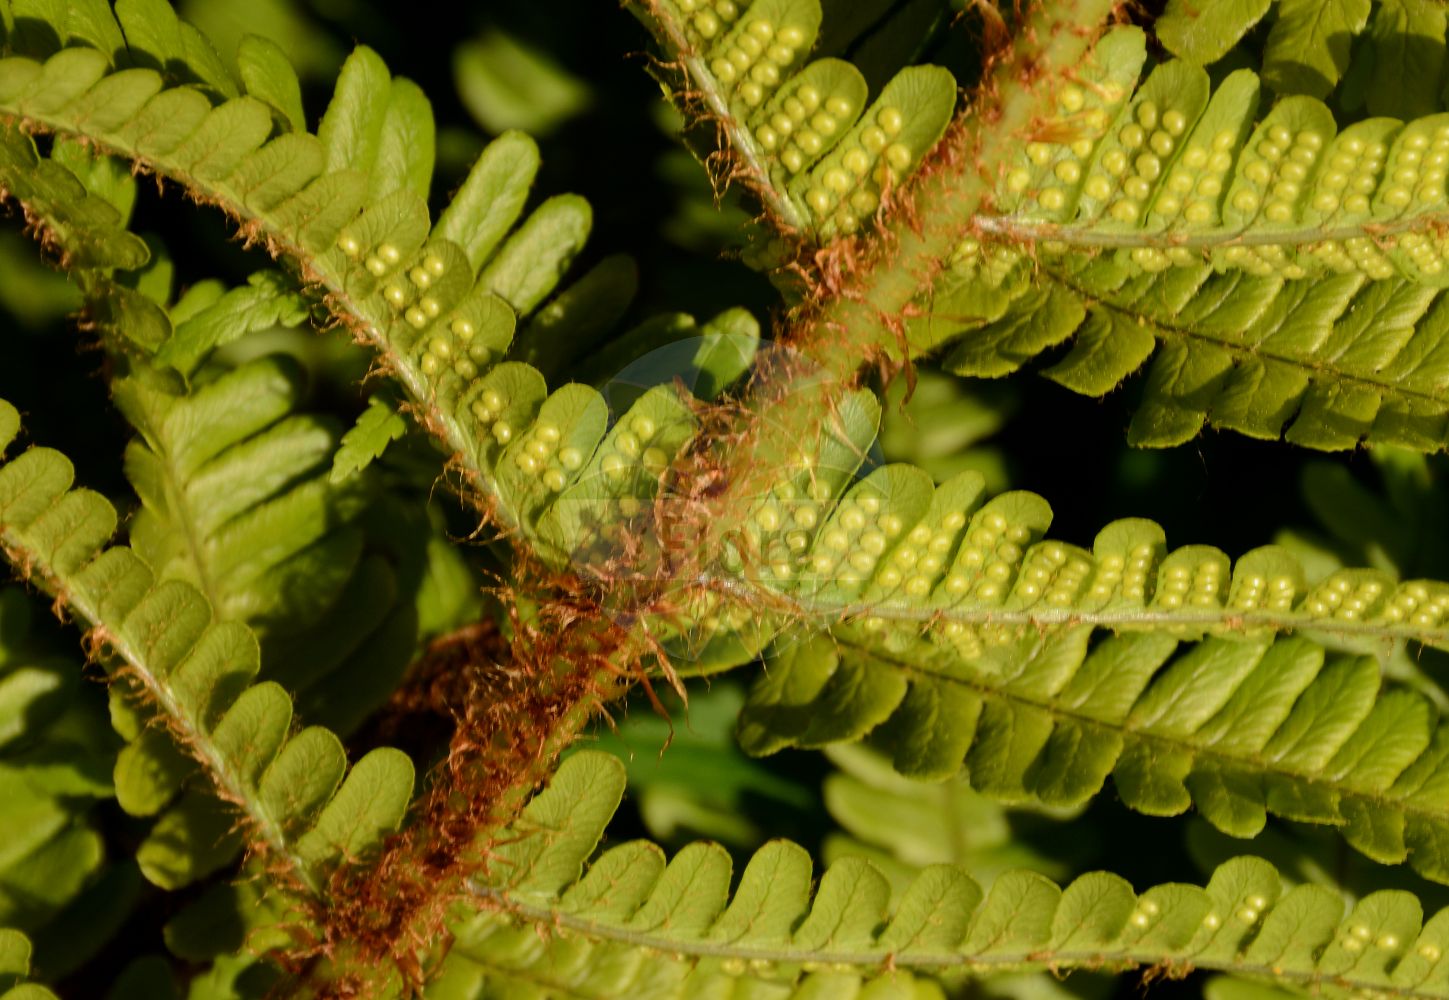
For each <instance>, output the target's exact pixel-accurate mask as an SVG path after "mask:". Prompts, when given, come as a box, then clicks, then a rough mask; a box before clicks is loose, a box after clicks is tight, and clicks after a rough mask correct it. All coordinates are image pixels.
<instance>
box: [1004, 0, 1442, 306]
mask: <svg viewBox="0 0 1449 1000" xmlns="http://www.w3.org/2000/svg"><path fill="white" fill-rule="evenodd" d="M1316 3H1317V0H1310V3H1309V5H1310V6H1312V5H1314V4H1316ZM1366 8H1367V4H1365V9H1366ZM1280 23H1281V22H1280ZM1143 58H1144V51H1143V40H1142V36H1141V34H1140V32H1138V31H1137V30H1136V29H1132V28H1123V29H1118V30H1117V31H1115V32H1113V33H1110V34H1109V35H1107V36H1106V37H1105V38H1103V40H1102V41H1101V42H1100V43H1099V44H1098V46H1097V48H1096V50H1095V53H1094V55H1093V58H1092V61H1091V62H1090V63H1089V64H1088V65H1087V66H1085V67H1084V68H1083V70H1082V73H1081V84H1080V85H1079V86H1071V87H1067V88H1065V89H1063V91H1062V92H1061V93H1060V94H1059V95H1058V97H1057V113H1058V118H1057V120H1056V121H1054V122H1053V123H1052V126H1053V127H1052V128H1050V129H1044V130H1043V131H1044V133H1045V137H1044V138H1043V139H1042V140H1040V141H1038V142H1036V143H1034V144H1029V145H1028V146H1027V148H1026V150H1025V152H1024V155H1023V156H1021V157H1020V158H1019V159H1018V161H1017V163H1016V164H1015V165H1014V166H1013V167H1012V168H1011V170H1010V172H1009V173H1008V175H1007V178H1006V184H1005V190H1004V191H1003V192H1002V194H1001V199H1000V207H1001V208H1002V209H1004V211H1003V212H1002V214H999V215H986V216H981V217H979V218H978V220H977V225H978V229H979V230H980V231H981V232H983V233H986V234H991V235H995V236H1001V237H1005V238H1007V239H1011V240H1028V241H1033V242H1035V241H1038V240H1040V241H1042V242H1043V245H1044V249H1047V250H1048V251H1049V252H1050V253H1060V252H1062V251H1063V249H1064V248H1074V247H1075V248H1108V249H1109V250H1110V248H1119V249H1117V250H1115V251H1114V252H1113V253H1112V255H1113V256H1115V258H1116V259H1117V260H1118V262H1119V263H1120V264H1122V266H1124V267H1127V268H1130V269H1132V270H1146V271H1159V270H1164V269H1166V268H1169V267H1172V266H1183V265H1191V264H1195V263H1199V262H1201V261H1202V260H1203V256H1204V255H1203V251H1204V249H1205V248H1212V249H1211V253H1210V258H1211V261H1212V263H1213V264H1214V265H1215V266H1216V267H1218V268H1220V269H1224V268H1227V269H1243V270H1246V271H1248V272H1249V273H1251V274H1256V275H1262V276H1269V275H1277V276H1281V277H1284V278H1289V279H1294V278H1301V277H1303V276H1305V275H1310V274H1322V273H1324V272H1330V273H1341V274H1342V273H1362V274H1365V275H1367V276H1369V277H1370V278H1374V279H1378V280H1382V279H1385V278H1389V277H1392V276H1394V275H1396V274H1398V275H1402V276H1403V277H1405V278H1406V279H1409V280H1412V281H1418V282H1423V283H1425V284H1428V285H1431V286H1434V287H1440V288H1442V287H1445V286H1446V284H1449V273H1446V271H1445V268H1444V262H1443V260H1442V259H1441V256H1442V253H1443V249H1444V245H1443V243H1442V237H1441V235H1440V233H1439V229H1440V228H1441V223H1442V219H1443V216H1444V212H1445V203H1446V200H1449V191H1446V180H1445V177H1446V174H1445V170H1444V165H1443V164H1442V163H1441V162H1440V160H1441V159H1442V158H1443V154H1444V152H1445V150H1446V149H1449V126H1446V124H1445V122H1444V121H1442V120H1441V119H1440V117H1439V116H1434V115H1431V116H1428V117H1425V118H1419V119H1415V120H1413V121H1409V122H1399V121H1396V120H1392V119H1385V118H1374V119H1368V120H1365V121H1362V122H1358V123H1356V124H1353V125H1350V126H1348V127H1347V128H1345V129H1343V130H1342V131H1341V132H1339V131H1338V129H1337V126H1336V124H1335V121H1334V117H1333V114H1332V113H1331V112H1330V111H1329V109H1328V108H1327V107H1326V106H1324V105H1323V104H1322V103H1321V102H1320V101H1317V100H1314V99H1313V98H1309V97H1292V98H1289V99H1285V100H1283V101H1280V102H1279V103H1277V104H1276V105H1274V106H1273V107H1272V108H1271V109H1270V110H1269V111H1268V113H1267V114H1266V115H1265V116H1264V117H1263V118H1262V119H1261V120H1256V113H1257V108H1258V103H1259V84H1258V80H1257V78H1256V77H1255V76H1254V74H1253V73H1252V72H1251V71H1249V70H1239V71H1237V72H1234V73H1232V74H1229V75H1228V76H1227V77H1226V78H1225V79H1224V80H1223V81H1222V83H1221V84H1219V86H1218V88H1217V90H1216V91H1215V92H1213V93H1211V94H1210V93H1209V85H1208V77H1207V74H1206V72H1205V71H1204V70H1202V69H1200V68H1198V67H1196V66H1194V65H1192V64H1190V63H1187V62H1185V61H1172V62H1167V63H1164V64H1161V65H1159V66H1158V67H1156V68H1155V69H1154V70H1153V71H1152V72H1151V73H1150V74H1149V75H1148V77H1147V79H1146V80H1145V81H1144V82H1142V84H1141V86H1140V87H1137V88H1136V92H1135V94H1134V93H1133V92H1132V91H1133V84H1134V83H1135V81H1136V76H1137V73H1138V71H1139V69H1140V67H1141V65H1142V62H1143Z"/></svg>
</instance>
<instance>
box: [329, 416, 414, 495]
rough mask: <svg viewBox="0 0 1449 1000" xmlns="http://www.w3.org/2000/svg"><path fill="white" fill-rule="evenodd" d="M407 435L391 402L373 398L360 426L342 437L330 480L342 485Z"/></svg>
mask: <svg viewBox="0 0 1449 1000" xmlns="http://www.w3.org/2000/svg"><path fill="white" fill-rule="evenodd" d="M406 432H407V424H405V423H403V419H402V416H401V415H399V414H398V412H397V411H396V410H394V409H393V408H392V406H390V405H389V404H388V403H386V402H384V401H382V400H381V399H379V398H378V397H377V396H373V397H372V399H371V400H370V401H369V402H368V404H367V409H366V410H363V411H362V415H361V416H360V417H358V418H357V423H356V424H355V425H354V426H353V428H352V429H351V430H350V431H348V432H347V433H346V434H344V435H342V443H341V447H339V448H338V449H337V452H336V454H334V455H333V456H332V472H331V473H330V474H329V475H328V477H327V478H328V481H329V482H332V483H340V482H344V481H345V480H347V479H349V478H351V477H352V476H354V475H356V474H357V473H359V472H361V471H362V470H363V469H365V468H367V467H368V466H369V465H371V464H372V463H373V462H374V461H376V460H377V459H378V458H380V457H382V453H383V452H384V451H385V450H386V449H387V446H388V444H389V443H391V442H393V441H396V440H397V439H398V438H400V437H402V436H403V434H405V433H406Z"/></svg>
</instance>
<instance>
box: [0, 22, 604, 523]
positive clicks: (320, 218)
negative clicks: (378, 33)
mask: <svg viewBox="0 0 1449 1000" xmlns="http://www.w3.org/2000/svg"><path fill="white" fill-rule="evenodd" d="M127 10H128V11H130V13H129V15H128V16H129V19H130V20H129V22H128V23H129V25H130V27H129V28H128V30H133V31H135V32H138V33H139V35H140V37H142V39H143V42H141V43H138V45H139V46H140V51H141V52H142V53H143V56H144V54H145V53H151V52H152V50H153V49H154V50H155V53H153V54H155V58H154V60H152V61H154V62H156V63H157V64H159V65H164V66H172V65H179V66H184V67H188V71H189V72H194V73H196V74H198V75H205V74H204V73H203V71H204V70H205V67H204V66H202V65H199V64H193V63H188V62H187V61H186V60H187V59H188V58H190V57H191V56H194V54H195V53H194V52H191V51H190V50H189V49H188V50H186V51H182V50H180V49H176V48H175V46H174V45H173V46H171V47H170V48H169V49H166V46H165V44H163V43H164V40H165V39H166V38H170V37H172V36H171V35H170V32H169V29H167V30H158V29H157V26H156V25H155V24H153V23H151V20H152V13H154V12H152V13H144V12H142V11H141V10H140V9H131V8H127ZM166 13H167V14H168V15H169V14H170V11H169V9H167V10H166ZM172 16H173V17H174V15H172ZM122 20H123V21H126V20H127V19H126V18H123V19H122ZM162 20H164V18H163V19H162ZM177 23H180V22H177ZM123 26H124V25H123ZM192 30H193V31H194V29H192ZM186 37H190V36H189V35H187V36H186ZM198 37H199V36H198ZM136 47H137V46H136V45H133V48H136ZM163 49H165V51H167V52H168V53H169V54H168V55H166V56H165V57H164V58H162V56H161V55H160V54H159V53H160V52H161V51H162V50H163ZM168 60H170V61H168ZM146 61H147V60H146V59H145V58H142V62H143V63H144V62H146ZM203 61H204V60H203ZM46 67H49V69H47V68H46ZM112 70H113V67H112V66H111V65H110V63H109V61H108V59H107V58H106V57H105V56H104V55H103V54H101V53H99V52H96V51H95V50H93V49H90V48H62V49H60V50H59V51H58V52H55V54H53V55H50V56H49V57H48V59H47V61H46V62H44V63H41V62H37V61H35V60H33V59H29V58H26V57H23V56H13V55H12V56H10V57H8V58H5V59H0V116H3V117H4V118H5V119H6V120H7V121H9V122H10V123H11V124H12V126H13V125H18V124H23V125H24V126H26V127H27V128H34V129H38V130H43V131H55V132H60V133H64V134H68V135H76V136H80V137H83V138H84V139H85V140H86V141H88V142H90V143H92V144H94V145H96V146H99V147H101V148H103V149H105V150H107V151H110V152H114V153H117V154H119V155H121V156H123V157H124V158H126V159H128V160H130V161H133V162H135V163H137V164H138V165H140V166H142V167H144V168H146V169H150V170H153V171H155V172H157V173H160V174H162V175H164V176H167V177H170V178H172V179H175V180H177V181H179V182H180V183H182V184H183V185H184V186H185V187H186V188H187V189H189V190H190V191H191V192H192V193H193V194H194V195H196V196H197V197H198V198H200V199H202V200H205V201H209V202H213V203H216V204H218V205H219V206H220V207H222V208H223V210H225V211H226V212H228V213H229V214H230V215H231V216H232V217H233V218H235V219H237V220H239V221H240V222H241V223H242V226H243V229H244V232H245V233H246V234H247V235H248V236H249V237H250V238H253V239H258V240H261V241H263V242H264V243H265V244H266V245H267V247H268V248H269V249H270V250H271V251H272V252H273V253H275V254H278V255H280V256H282V257H284V258H285V259H287V260H288V261H289V262H291V263H292V264H293V265H294V266H295V267H297V268H298V269H299V270H300V271H301V272H302V273H303V276H304V278H305V279H307V280H309V281H313V282H316V283H318V284H320V285H321V286H322V288H323V290H324V291H325V292H326V294H327V296H328V301H329V303H330V304H331V306H332V308H333V310H334V311H335V312H336V313H337V314H338V315H339V316H340V317H341V318H343V319H344V320H345V321H346V322H347V323H348V324H349V325H351V326H353V327H354V328H355V331H356V333H357V334H358V335H359V336H361V337H362V338H364V339H366V340H368V341H369V342H371V343H372V344H373V345H374V346H376V347H378V348H379V349H380V350H382V351H383V353H384V355H385V357H386V359H387V363H388V364H389V366H390V367H391V368H392V370H393V372H394V373H395V374H396V375H397V377H398V378H399V380H400V381H401V383H402V384H403V386H404V388H405V389H406V390H407V391H408V393H409V395H410V396H411V399H412V402H413V403H414V405H415V406H417V407H418V408H419V410H420V412H421V414H422V416H423V418H424V423H425V424H426V425H427V426H428V427H429V428H430V429H431V430H433V431H434V432H435V433H436V434H438V436H439V437H441V438H442V440H443V441H444V442H445V444H447V446H448V447H449V448H450V449H451V450H453V451H454V452H455V453H456V454H458V455H459V456H460V457H462V459H463V460H464V465H465V467H466V468H469V469H471V470H472V471H473V473H474V476H473V478H474V479H475V480H477V485H478V487H479V488H480V489H481V490H482V491H483V492H484V494H485V495H486V496H491V497H492V499H493V501H494V503H495V506H496V507H497V513H498V515H499V517H500V518H501V519H502V520H503V522H504V523H505V524H513V523H514V522H515V521H516V517H515V516H514V513H513V511H512V510H511V508H509V507H508V505H507V504H500V503H499V502H498V501H499V499H500V498H498V497H497V496H493V494H492V489H491V483H492V471H493V470H492V469H491V467H489V468H488V469H487V470H486V471H485V470H483V469H482V468H481V467H479V466H477V465H476V458H477V454H476V452H477V441H478V439H479V437H480V434H479V431H480V430H484V431H486V430H487V427H488V426H489V424H488V423H485V425H484V426H483V427H482V428H479V427H478V426H477V421H476V419H475V418H473V417H471V416H470V415H469V414H470V410H469V403H471V398H470V399H469V400H467V401H464V402H460V397H463V396H465V395H469V394H470V393H471V395H480V394H483V393H486V392H487V391H488V390H489V389H494V390H495V392H496V387H495V386H493V385H489V386H479V385H478V376H479V371H480V369H482V370H484V371H487V370H488V369H490V368H491V367H495V366H496V362H498V361H499V359H500V358H501V357H502V355H503V354H504V353H505V351H506V350H507V347H508V344H509V341H510V340H511V338H512V333H513V326H514V308H517V309H518V310H520V311H521V312H523V313H525V314H526V313H528V312H531V311H532V310H533V309H534V308H535V307H536V306H537V305H538V304H539V303H540V302H541V301H542V299H543V298H544V297H545V296H546V295H547V294H548V292H549V291H550V290H552V288H553V287H554V285H555V284H556V283H557V281H558V279H559V277H560V276H561V274H562V272H563V270H564V269H565V268H566V267H567V265H568V263H569V261H570V260H571V259H572V257H573V256H574V254H575V253H577V251H578V249H579V248H580V246H581V245H582V242H583V239H584V238H585V237H586V235H587V232H588V229H589V225H590V218H589V211H588V207H587V205H586V204H584V203H583V202H582V201H581V200H579V199H577V198H574V197H572V196H565V197H560V198H555V199H552V200H550V201H549V202H546V203H545V204H544V205H543V206H541V207H540V209H539V210H538V212H537V213H535V214H534V215H533V216H532V217H531V218H530V220H529V221H528V222H527V223H526V224H525V225H524V226H523V227H522V228H520V229H519V230H518V232H517V233H515V234H514V235H513V236H512V237H511V238H508V239H506V240H505V239H504V237H505V236H507V234H508V231H509V230H510V229H511V228H512V227H513V225H514V223H515V222H517V221H518V219H519V216H520V214H521V212H522V208H523V200H524V198H525V197H526V195H527V192H528V190H529V188H530V186H531V183H532V179H533V174H534V171H535V170H536V167H537V154H536V150H533V147H532V142H531V140H527V139H526V138H523V137H521V136H516V135H512V136H505V137H504V138H503V139H501V140H499V141H498V142H497V143H495V144H494V146H493V147H491V148H490V151H489V152H488V153H485V155H484V156H483V157H482V158H480V160H479V161H478V163H477V164H475V167H474V170H473V172H472V174H471V175H470V179H469V181H468V182H465V184H464V187H463V189H462V191H461V192H460V196H459V198H458V199H457V200H456V201H455V202H454V204H453V205H452V206H450V208H449V210H448V211H447V212H445V213H444V214H443V216H442V217H441V218H440V220H439V234H438V235H437V236H436V237H435V238H434V239H432V240H431V242H430V241H429V229H430V225H429V220H428V211H427V205H426V201H425V197H426V194H427V188H428V184H429V181H430V176H431V170H432V157H431V142H430V141H429V138H428V137H430V136H431V134H432V128H433V126H432V118H431V112H430V111H429V110H428V108H427V104H426V101H424V100H423V99H422V98H421V96H420V95H419V94H418V92H417V90H416V88H415V87H414V86H413V85H412V84H410V83H407V82H406V81H400V80H393V79H392V78H391V76H390V74H388V72H387V70H386V68H385V67H383V66H382V65H381V62H380V60H379V59H378V57H377V56H376V55H375V54H373V53H372V52H371V51H370V50H366V49H359V50H358V52H357V53H355V54H354V56H353V57H352V59H351V60H349V62H348V64H347V67H346V68H345V69H344V72H343V74H342V78H341V79H340V80H339V83H338V89H337V93H336V95H335V96H334V99H333V102H332V104H331V106H330V107H329V110H328V113H327V114H326V115H325V116H324V120H323V127H322V129H321V132H320V134H319V135H318V136H313V135H309V134H306V133H299V132H294V131H286V130H283V131H282V132H281V133H280V134H274V130H275V129H277V128H279V127H280V126H279V124H278V121H277V118H278V116H276V115H274V114H273V113H272V111H273V110H274V109H273V108H272V106H271V105H268V104H266V103H264V102H263V101H261V100H258V99H257V98H255V97H252V96H241V97H233V98H230V99H227V100H224V101H222V102H221V103H218V104H215V105H213V103H212V101H210V100H208V98H207V97H206V96H205V94H204V93H203V91H202V90H198V89H196V88H194V87H189V86H168V82H169V81H168V79H167V78H166V77H165V76H164V75H163V74H161V73H159V72H157V71H156V70H154V69H148V68H135V67H133V68H126V69H121V70H115V71H112ZM273 70H276V67H273ZM276 71H277V72H280V70H276ZM274 75H275V74H274ZM264 80H266V81H270V82H268V83H266V87H268V88H270V89H269V90H266V93H268V94H272V95H273V99H274V100H275V101H276V102H277V103H278V104H285V105H290V98H287V99H286V100H283V99H282V98H281V97H275V94H277V93H281V92H283V91H286V92H290V89H291V84H290V83H289V82H288V81H287V80H281V81H278V80H275V79H272V78H271V77H269V76H267V75H266V74H260V75H258V76H257V78H256V82H257V85H258V86H261V85H262V82H263V81H264ZM225 89H226V88H224V87H223V86H222V84H221V83H220V82H216V84H215V86H212V87H209V88H207V92H209V93H212V94H213V95H215V96H220V95H221V94H222V93H224V91H225ZM233 89H234V88H233ZM280 110H282V111H283V112H284V113H283V114H281V115H280V117H281V118H282V119H284V120H286V121H290V117H291V116H290V114H288V113H285V112H286V110H287V109H286V108H282V109H280ZM292 110H295V109H294V108H293V109H292ZM11 141H13V142H17V143H20V144H21V145H22V146H24V145H26V144H28V142H29V140H28V139H26V138H25V137H23V136H15V137H13V138H12V140H11ZM22 159H23V160H28V162H23V163H19V164H18V165H17V169H16V171H15V172H16V173H20V172H22V171H23V170H24V169H28V168H30V167H32V166H33V165H34V163H35V162H37V160H36V158H35V156H34V154H33V150H30V151H29V154H28V155H26V156H23V157H22ZM6 180H7V182H8V181H9V177H7V178H6ZM80 194H81V193H80V192H73V193H70V192H66V193H64V195H65V197H64V198H60V199H57V200H59V201H62V202H64V203H65V206H64V207H69V201H71V200H74V199H75V198H77V197H80ZM364 206H366V208H365V210H364ZM454 239H456V240H459V241H461V242H459V243H455V242H453V240H454ZM132 266H134V264H133V265H132ZM510 304H511V305H510ZM147 346H148V347H150V348H152V349H155V347H156V346H157V345H156V344H154V343H152V344H148V345H147ZM195 353H196V347H195V346H188V348H187V350H186V351H185V352H181V351H180V350H179V349H178V354H177V356H176V357H171V358H168V360H170V361H172V362H173V363H178V364H180V365H182V366H183V367H184V366H185V365H186V364H187V363H189V362H190V361H191V359H192V358H193V357H194V356H195ZM504 380H505V381H506V380H507V379H506V376H505V377H504ZM527 405H528V404H527V403H525V406H527Z"/></svg>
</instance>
